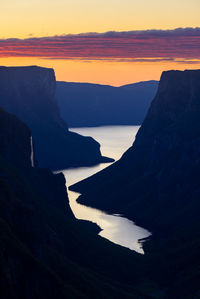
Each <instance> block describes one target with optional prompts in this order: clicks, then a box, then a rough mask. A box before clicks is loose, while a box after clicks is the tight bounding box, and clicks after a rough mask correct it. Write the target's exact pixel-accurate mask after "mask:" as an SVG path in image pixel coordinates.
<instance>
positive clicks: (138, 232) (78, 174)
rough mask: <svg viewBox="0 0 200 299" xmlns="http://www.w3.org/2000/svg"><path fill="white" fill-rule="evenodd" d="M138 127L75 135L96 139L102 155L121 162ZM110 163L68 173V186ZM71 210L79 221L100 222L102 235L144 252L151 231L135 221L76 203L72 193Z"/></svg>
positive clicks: (100, 129)
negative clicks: (143, 242) (140, 241)
mask: <svg viewBox="0 0 200 299" xmlns="http://www.w3.org/2000/svg"><path fill="white" fill-rule="evenodd" d="M138 129H139V127H138V126H114V127H113V126H105V127H97V128H96V127H95V128H73V130H71V131H74V132H77V133H80V134H82V135H84V136H92V137H94V138H95V139H96V140H97V141H98V142H99V143H100V144H101V152H102V154H103V155H104V156H108V157H112V158H114V159H115V160H118V159H119V158H120V157H121V155H122V154H123V152H124V151H125V150H126V149H128V148H129V147H130V146H131V145H132V143H133V141H134V138H135V135H136V133H137V131H138ZM107 166H108V164H105V163H102V164H100V165H97V166H93V167H80V168H74V169H67V170H64V171H63V173H64V175H65V178H66V182H67V186H70V185H72V184H74V183H76V182H78V181H80V180H82V179H84V178H87V177H89V176H91V175H92V174H94V173H96V172H98V171H100V170H102V169H103V168H105V167H107ZM68 192H69V193H68V194H69V201H70V207H71V209H72V211H73V213H74V215H75V217H76V218H77V219H82V220H88V221H91V222H93V223H96V224H97V225H98V226H99V227H100V228H101V229H102V231H101V232H100V233H99V235H100V236H102V237H104V238H106V239H108V240H110V241H111V242H114V243H116V244H119V245H121V246H124V247H127V248H130V249H132V250H135V251H137V252H139V253H143V250H142V248H141V246H140V244H139V243H138V240H139V239H142V238H146V237H148V236H149V235H150V232H148V231H147V230H145V229H143V228H141V227H139V226H137V225H135V224H134V222H132V221H130V220H128V219H127V218H125V217H122V216H120V215H116V214H115V215H109V214H107V213H105V212H103V211H100V210H98V209H94V208H90V207H87V206H85V205H83V204H80V203H78V202H77V201H76V199H77V198H78V197H79V194H78V193H76V192H72V191H68Z"/></svg>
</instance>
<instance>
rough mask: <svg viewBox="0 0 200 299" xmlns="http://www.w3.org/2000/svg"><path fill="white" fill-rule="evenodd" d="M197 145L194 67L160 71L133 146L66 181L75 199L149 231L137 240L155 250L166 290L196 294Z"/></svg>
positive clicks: (199, 84) (198, 78) (199, 223)
mask: <svg viewBox="0 0 200 299" xmlns="http://www.w3.org/2000/svg"><path fill="white" fill-rule="evenodd" d="M199 149H200V70H195V71H184V72H181V71H168V72H164V73H163V74H162V77H161V81H160V84H159V88H158V92H157V94H156V97H155V98H154V100H153V102H152V104H151V107H150V109H149V111H148V114H147V116H146V118H145V120H144V122H143V124H142V126H141V128H140V130H139V132H138V134H137V136H136V140H135V142H134V144H133V146H132V147H131V148H130V149H129V150H128V151H127V152H126V153H125V154H124V155H123V156H122V158H121V159H120V160H119V161H118V162H116V163H115V164H113V165H112V166H110V167H108V168H107V169H105V170H103V171H101V172H100V173H98V174H96V175H94V176H93V177H90V178H88V179H86V180H85V181H82V182H80V183H77V184H76V185H74V186H72V187H71V188H70V189H72V190H75V191H78V192H80V193H82V195H81V197H80V198H79V201H80V202H84V203H86V204H87V205H91V206H93V207H98V208H101V209H104V210H107V211H110V212H115V213H122V214H125V215H126V216H128V217H129V218H131V219H133V220H134V221H136V222H137V223H139V224H140V225H143V226H145V227H147V228H148V229H150V230H152V231H153V236H152V238H151V240H150V241H149V242H147V243H146V244H145V245H144V248H145V250H146V252H148V254H152V253H153V254H154V256H155V257H156V260H157V261H156V263H158V267H159V268H160V273H163V275H164V277H165V283H166V284H167V288H169V291H168V293H167V294H168V296H167V298H193V296H194V298H195V294H196V296H197V297H198V295H197V294H199V278H200V275H199V272H198V269H199V258H200V255H199V252H200V241H199V240H200V238H199V237H200V234H199V231H200V220H199V210H200V201H199V198H200V183H199V177H200V150H199ZM161 277H162V274H161ZM176 277H178V279H176Z"/></svg>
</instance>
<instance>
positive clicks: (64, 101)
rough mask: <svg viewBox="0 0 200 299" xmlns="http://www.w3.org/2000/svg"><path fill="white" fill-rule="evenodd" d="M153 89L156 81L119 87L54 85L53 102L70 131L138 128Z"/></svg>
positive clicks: (154, 89)
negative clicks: (134, 126)
mask: <svg viewBox="0 0 200 299" xmlns="http://www.w3.org/2000/svg"><path fill="white" fill-rule="evenodd" d="M157 87H158V82H157V81H146V82H139V83H135V84H128V85H124V86H121V87H113V86H109V85H99V84H90V83H70V82H57V83H56V98H57V102H58V105H59V107H60V111H61V115H62V117H63V119H64V120H66V121H67V122H68V124H69V126H70V127H82V126H85V127H89V126H105V125H140V124H141V123H142V121H143V120H144V117H145V115H146V113H147V110H148V108H149V106H150V103H151V100H152V98H153V97H154V95H155V93H156V90H157Z"/></svg>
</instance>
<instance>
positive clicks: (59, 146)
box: [0, 66, 107, 169]
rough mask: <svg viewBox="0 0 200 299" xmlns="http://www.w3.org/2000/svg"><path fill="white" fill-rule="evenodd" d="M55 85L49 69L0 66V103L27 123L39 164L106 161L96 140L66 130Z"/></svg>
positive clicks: (62, 165) (58, 166) (55, 166)
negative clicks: (58, 104)
mask: <svg viewBox="0 0 200 299" xmlns="http://www.w3.org/2000/svg"><path fill="white" fill-rule="evenodd" d="M55 89H56V81H55V74H54V71H53V69H46V68H41V67H36V66H32V67H0V106H2V107H3V108H4V109H5V110H6V111H8V112H10V113H12V114H15V115H16V116H17V117H18V118H20V119H21V120H23V121H24V122H25V123H26V124H27V125H28V126H29V128H30V129H31V132H32V135H33V139H34V142H35V155H36V160H37V161H38V162H39V165H40V166H42V167H49V168H52V169H63V168H67V167H72V166H82V165H91V164H97V163H99V162H102V161H107V159H106V158H103V157H102V156H101V153H100V145H99V143H98V142H96V141H95V140H94V139H92V138H91V137H83V136H81V135H78V134H75V133H72V132H70V131H69V130H68V127H67V124H66V122H64V121H63V120H62V118H61V117H60V112H59V109H58V106H57V103H56V100H55Z"/></svg>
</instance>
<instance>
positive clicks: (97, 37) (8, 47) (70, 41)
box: [0, 28, 200, 63]
mask: <svg viewBox="0 0 200 299" xmlns="http://www.w3.org/2000/svg"><path fill="white" fill-rule="evenodd" d="M0 57H40V58H50V59H84V60H87V59H88V60H118V61H133V62H135V61H136V62H137V61H138V62H142V61H155V62H156V61H160V60H165V61H174V60H177V59H178V60H179V62H183V63H184V62H187V61H188V63H196V61H195V60H197V62H198V60H199V59H200V28H178V29H174V30H146V31H127V32H113V31H112V32H106V33H85V34H77V35H63V36H53V37H42V38H28V39H0ZM193 60H194V61H193Z"/></svg>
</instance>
